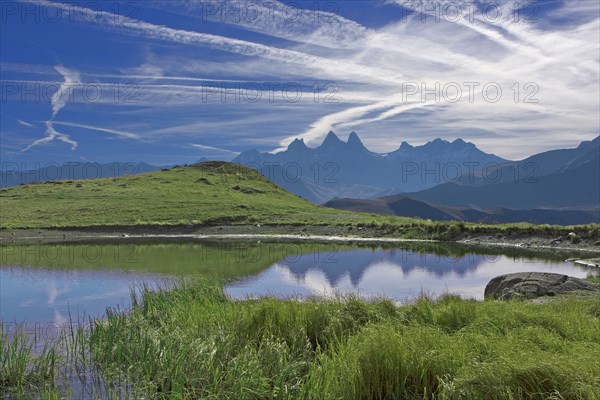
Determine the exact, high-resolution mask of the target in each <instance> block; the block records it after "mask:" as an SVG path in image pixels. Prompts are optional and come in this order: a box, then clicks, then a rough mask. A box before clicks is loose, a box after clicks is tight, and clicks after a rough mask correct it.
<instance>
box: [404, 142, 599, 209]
mask: <svg viewBox="0 0 600 400" xmlns="http://www.w3.org/2000/svg"><path fill="white" fill-rule="evenodd" d="M599 143H600V141H599V140H598V139H595V140H594V141H592V142H584V148H581V147H582V146H580V147H578V148H577V149H578V150H579V151H577V152H572V153H570V156H569V157H564V154H565V153H566V152H562V151H559V152H558V153H554V154H548V153H542V154H540V155H538V156H539V157H538V156H534V157H530V159H537V162H539V164H537V165H539V169H538V171H539V173H538V175H532V176H530V177H527V178H521V179H518V180H512V179H510V180H508V181H504V182H501V183H495V184H492V183H489V182H488V183H487V184H480V185H475V186H468V185H461V184H459V183H455V182H448V183H444V184H441V185H438V186H436V187H434V188H430V189H427V190H423V191H418V192H415V193H406V195H407V196H410V197H412V198H414V199H418V200H423V201H426V202H431V203H436V204H444V205H447V206H454V207H472V208H478V209H489V208H495V207H504V208H512V209H528V208H555V209H556V208H579V209H592V210H593V209H597V208H598V207H599V206H600V146H599ZM590 144H591V145H592V146H590ZM594 144H595V147H594V146H593V145H594ZM588 146H590V147H588ZM553 155H557V157H556V162H553V161H552V159H553V158H552V156H553ZM565 159H566V160H567V161H566V162H564V160H565ZM561 161H563V164H560V162H561ZM550 170H552V172H550V173H548V174H547V175H543V174H544V173H547V172H548V171H550Z"/></svg>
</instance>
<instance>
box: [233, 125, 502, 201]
mask: <svg viewBox="0 0 600 400" xmlns="http://www.w3.org/2000/svg"><path fill="white" fill-rule="evenodd" d="M233 162H236V163H239V164H243V165H246V166H249V167H251V168H254V169H256V170H258V171H260V172H261V173H262V174H263V175H265V176H266V177H267V178H269V179H271V180H272V181H274V182H275V183H276V184H278V185H279V186H281V187H283V188H285V189H287V190H289V191H291V192H293V193H296V194H298V195H300V196H302V197H304V198H305V199H307V200H309V201H311V202H313V203H317V204H322V203H325V202H326V201H328V200H331V199H332V198H339V197H349V198H376V197H379V196H384V195H391V194H396V193H400V192H414V191H420V190H424V189H428V188H431V187H434V186H436V185H439V184H441V183H445V182H448V181H450V180H457V179H461V178H462V177H464V176H466V175H469V174H476V175H478V176H480V175H481V174H482V170H483V168H484V166H486V165H495V166H498V168H500V166H502V165H504V164H506V163H509V161H508V160H505V159H503V158H501V157H498V156H496V155H494V154H488V153H485V152H483V151H481V150H480V149H478V148H477V147H476V146H475V145H474V144H473V143H469V142H465V141H463V140H462V139H457V140H455V141H453V142H448V141H445V140H442V139H436V140H434V141H432V142H429V143H427V144H424V145H422V146H411V145H410V144H408V143H406V142H403V143H402V144H401V145H400V147H399V148H398V149H397V150H395V151H392V152H390V153H385V154H381V153H375V152H372V151H370V150H368V149H367V148H366V147H365V146H364V145H363V143H362V141H361V140H360V138H359V137H358V135H357V134H356V133H355V132H352V133H351V134H350V136H349V137H348V141H347V142H344V141H342V140H340V139H339V138H338V137H337V136H336V134H335V133H334V132H329V134H328V135H327V137H326V138H325V140H324V141H323V143H322V144H321V145H320V146H319V147H316V148H309V147H307V146H306V145H305V143H304V141H303V140H301V139H296V140H294V141H293V142H292V143H291V144H290V145H289V146H288V148H287V150H285V151H283V152H280V153H276V154H271V153H259V152H258V151H255V150H251V151H246V152H243V153H241V154H240V155H239V156H237V157H236V158H235V159H234V160H233Z"/></svg>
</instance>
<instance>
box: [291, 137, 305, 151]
mask: <svg viewBox="0 0 600 400" xmlns="http://www.w3.org/2000/svg"><path fill="white" fill-rule="evenodd" d="M288 150H291V151H302V150H308V147H307V146H306V144H305V143H304V139H298V138H296V139H294V141H293V142H292V143H290V144H289V146H288Z"/></svg>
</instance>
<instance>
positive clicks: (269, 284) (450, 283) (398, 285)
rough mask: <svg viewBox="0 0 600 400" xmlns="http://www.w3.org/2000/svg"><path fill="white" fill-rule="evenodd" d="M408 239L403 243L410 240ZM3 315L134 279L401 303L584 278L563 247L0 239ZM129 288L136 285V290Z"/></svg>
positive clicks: (108, 301) (97, 311)
mask: <svg viewBox="0 0 600 400" xmlns="http://www.w3.org/2000/svg"><path fill="white" fill-rule="evenodd" d="M407 246H408V245H407ZM0 251H1V257H0V319H1V320H2V321H3V322H4V323H5V324H6V323H40V324H49V323H54V324H62V323H67V322H69V321H77V320H80V319H82V318H86V317H97V316H102V315H103V314H104V312H105V310H106V309H107V308H108V307H110V308H120V309H127V308H128V307H130V305H131V303H130V302H131V300H130V293H131V290H132V287H134V288H135V287H137V288H139V287H140V285H142V284H147V285H150V286H151V287H157V286H160V285H163V286H164V285H169V284H170V283H171V282H173V280H174V278H175V277H178V276H193V275H207V274H209V275H216V276H220V277H222V278H224V279H226V280H227V282H229V283H228V284H227V286H226V288H225V290H226V292H227V294H228V295H229V296H230V297H232V298H235V299H243V298H247V297H256V296H264V295H272V296H278V297H294V296H296V297H298V296H300V297H304V296H312V295H320V296H331V295H335V294H337V293H349V292H352V293H357V294H359V295H361V296H365V297H373V296H387V297H390V298H393V299H395V300H397V301H406V300H410V299H413V298H415V297H416V296H419V295H420V294H421V293H426V294H428V295H431V296H438V295H440V294H444V293H455V294H459V295H461V296H463V297H466V298H475V299H482V298H483V290H484V288H485V285H486V284H487V282H489V280H490V279H492V278H493V277H495V276H497V275H500V274H505V273H511V272H523V271H540V272H556V273H564V274H568V275H571V276H576V277H586V276H587V275H589V274H592V273H596V271H594V270H593V269H588V268H584V267H580V266H577V265H574V264H572V263H570V262H565V261H564V258H566V256H565V255H561V256H558V255H553V254H549V255H546V256H545V257H544V258H540V256H539V255H536V256H533V255H530V254H529V255H528V254H526V253H514V252H513V253H512V254H507V253H504V254H502V253H499V252H493V251H489V250H486V251H483V250H482V251H479V252H474V251H473V250H471V249H465V248H459V247H448V246H442V245H438V244H413V245H410V246H409V247H404V248H390V247H385V248H381V247H370V248H365V247H356V246H350V245H331V244H329V245H326V244H317V243H315V244H309V243H303V244H291V243H247V242H246V243H228V242H213V243H197V242H196V243H148V244H139V243H132V244H93V245H90V244H76V245H52V246H47V245H44V246H2V247H0ZM134 290H135V289H134Z"/></svg>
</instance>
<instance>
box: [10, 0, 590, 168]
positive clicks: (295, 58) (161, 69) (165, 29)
mask: <svg viewBox="0 0 600 400" xmlns="http://www.w3.org/2000/svg"><path fill="white" fill-rule="evenodd" d="M23 1H26V2H28V3H34V4H37V5H40V6H42V7H48V8H54V9H59V10H62V11H63V12H66V13H68V14H69V18H70V19H72V20H73V21H78V23H80V24H83V25H87V26H90V27H92V28H94V29H101V30H102V31H110V32H111V34H118V35H121V36H125V37H131V38H135V40H136V41H137V40H145V41H146V42H145V43H146V46H147V47H148V48H149V49H151V48H152V47H153V46H154V45H156V46H157V47H158V46H163V47H168V48H169V50H168V53H169V54H168V56H164V55H163V54H161V55H160V56H159V55H156V56H154V57H152V56H149V57H148V58H147V59H144V60H141V61H140V63H139V64H138V66H137V67H131V66H127V67H120V68H116V69H115V68H113V69H112V71H111V72H101V71H100V72H99V71H95V72H94V71H83V70H82V71H81V72H80V78H81V77H84V78H85V79H86V80H88V82H94V83H96V84H98V85H101V86H102V87H105V86H106V87H108V86H110V85H111V84H113V83H115V82H124V81H133V82H134V84H135V85H136V87H137V89H139V97H138V98H137V100H138V102H137V103H136V104H135V107H129V108H130V110H127V111H123V112H122V114H121V115H125V114H126V113H127V114H128V115H130V116H132V118H133V117H134V116H140V115H144V116H149V115H152V116H153V117H155V118H154V121H156V120H157V118H156V117H157V116H159V115H160V116H163V118H161V119H160V123H157V122H154V123H155V126H152V127H150V128H149V129H144V130H143V132H144V134H143V135H142V134H140V133H134V132H142V130H139V131H138V130H136V129H129V127H127V126H124V127H123V128H122V129H120V128H119V129H113V127H114V126H117V125H115V124H112V125H113V127H105V128H98V127H96V128H97V129H95V130H96V131H98V132H104V133H109V134H113V135H117V136H120V137H122V138H126V139H133V140H136V141H143V140H145V139H150V138H161V137H173V138H174V137H177V136H181V135H185V136H186V138H185V142H183V143H188V141H190V142H189V143H192V142H193V140H192V138H194V135H195V137H196V138H198V140H200V141H202V142H204V139H206V138H207V137H211V136H212V135H214V129H217V128H216V127H218V129H219V133H220V135H221V137H223V138H224V139H225V138H227V140H228V142H234V140H233V139H235V140H238V142H239V140H240V139H244V140H248V132H262V133H259V134H260V135H262V136H261V137H260V138H257V139H256V140H257V143H258V142H260V143H261V144H262V143H268V142H270V143H272V148H278V149H279V148H282V147H284V146H285V145H287V143H288V142H289V141H290V140H292V139H293V138H295V137H302V138H304V139H305V141H306V142H307V143H308V144H309V145H316V144H318V143H319V142H320V141H321V140H322V138H323V137H324V136H325V135H326V134H327V132H328V131H329V130H341V131H342V134H343V133H346V132H347V131H350V130H352V129H355V128H357V127H359V128H360V131H359V133H360V134H361V136H362V137H363V140H364V142H365V143H366V144H367V145H368V146H369V147H370V148H372V149H374V150H377V151H386V150H390V146H395V145H397V143H399V142H400V141H401V140H410V141H412V142H415V143H417V144H418V143H419V142H421V143H422V142H424V141H427V140H429V139H431V138H433V137H435V136H444V137H447V138H449V139H451V138H453V137H458V136H469V135H476V134H479V136H480V137H481V141H482V143H483V144H484V147H485V149H486V150H489V151H493V152H495V153H498V154H500V155H502V156H504V157H507V158H517V157H521V156H525V155H528V154H531V153H532V152H535V151H541V150H544V149H546V148H548V147H549V146H557V145H569V144H573V143H574V142H576V141H578V140H583V139H589V138H590V136H591V135H593V134H597V133H598V130H599V129H600V127H599V123H598V108H600V101H599V100H598V96H596V95H595V94H597V93H598V91H599V90H600V87H599V81H600V78H599V76H598V70H599V68H600V55H599V54H598V48H599V47H600V40H599V39H598V37H599V36H600V18H599V17H598V13H599V11H600V6H599V5H598V3H597V1H594V0H581V1H578V2H570V1H557V2H553V8H552V9H551V10H550V11H543V10H541V11H538V13H537V14H536V15H534V18H533V19H528V18H525V17H527V15H528V14H527V13H523V15H522V18H515V10H517V9H518V7H526V6H528V4H529V2H524V1H520V2H517V1H506V2H502V3H497V2H492V1H487V0H486V1H476V2H475V3H473V4H475V5H477V7H476V9H475V10H471V11H470V12H473V11H474V14H473V15H469V14H467V12H466V9H462V10H461V13H462V14H459V15H457V17H458V18H454V20H449V18H441V20H436V18H435V16H434V15H425V16H424V15H422V14H421V11H423V10H424V12H425V14H432V13H434V12H435V11H432V10H436V7H435V6H436V5H439V6H440V7H442V8H443V7H444V6H448V5H452V4H456V2H454V1H451V0H427V1H426V2H421V1H411V0H389V1H386V2H380V3H377V6H378V5H380V4H385V6H386V7H389V9H390V10H396V11H397V10H404V9H409V10H410V9H411V7H412V11H414V13H413V14H411V15H408V16H407V17H406V18H403V19H401V20H394V21H388V22H387V23H385V24H381V25H379V26H378V27H372V26H371V27H367V26H365V25H363V24H361V23H360V22H358V21H354V20H352V19H349V17H342V16H341V14H344V15H353V14H352V13H342V11H344V10H336V9H335V7H334V8H332V9H330V10H329V9H328V10H312V9H311V10H308V9H305V10H300V11H298V10H296V9H295V8H294V7H293V6H291V5H286V4H283V3H281V2H277V1H269V2H260V1H259V2H256V1H241V0H235V1H234V0H224V1H222V2H214V1H202V0H190V1H178V2H175V3H173V2H165V1H158V2H156V1H155V2H151V3H149V4H148V5H146V7H151V8H158V9H161V10H163V11H165V13H169V14H177V15H185V16H186V17H192V18H195V19H196V24H195V25H194V24H191V23H186V24H184V25H180V26H179V27H176V24H171V23H170V22H171V21H168V22H166V23H165V24H158V23H150V22H146V21H144V20H143V19H142V17H141V16H140V17H139V19H135V18H130V17H126V16H123V15H119V16H116V15H114V14H112V13H110V12H106V11H98V10H95V9H91V8H85V7H80V6H77V5H72V4H64V3H59V2H50V1H46V0H23ZM371 4H372V3H370V2H369V3H367V2H365V4H364V7H365V8H368V6H370V5H371ZM418 4H420V6H417V5H418ZM532 4H535V3H532ZM485 5H488V6H489V5H494V6H495V7H498V8H499V15H500V17H499V18H494V19H493V20H490V18H487V17H485V15H484V14H482V12H481V8H482V7H483V6H485ZM207 6H217V7H254V8H253V9H254V10H255V11H256V13H257V15H258V18H255V19H250V18H239V19H235V18H233V19H232V18H230V17H228V16H223V15H221V14H219V13H217V12H214V10H213V11H212V12H209V13H206V7H207ZM337 6H338V7H339V8H343V7H345V3H339V4H337ZM420 10H421V11H420ZM427 10H429V11H427ZM338 12H339V13H338ZM517 14H518V13H517ZM140 15H141V14H140ZM290 15H293V18H290ZM354 15H355V16H356V13H355V14H354ZM205 17H206V20H205ZM190 20H191V19H190ZM550 20H552V21H554V20H560V21H563V22H559V23H558V22H552V21H550ZM549 21H550V22H549ZM207 23H210V24H213V25H214V24H222V25H226V26H232V27H235V29H234V30H229V31H227V30H225V29H223V30H219V32H223V31H225V32H228V33H229V34H230V36H225V34H215V33H206V32H203V30H205V29H206V30H207V31H208V30H209V27H208V25H206V24H207ZM181 26H185V29H183V28H181ZM190 27H193V29H192V28H190ZM241 32H252V33H253V34H249V35H245V34H243V33H241ZM240 37H243V38H240ZM205 50H206V52H205ZM196 51H202V56H198V55H197V53H196ZM210 52H214V53H210ZM159 53H160V52H157V54H159ZM222 53H227V54H228V56H227V57H222V58H221V56H222ZM145 54H146V55H148V54H150V55H152V51H151V50H149V51H146V52H145ZM206 54H217V55H218V56H219V58H216V59H211V57H210V56H206ZM2 67H3V68H4V67H5V66H4V65H3V66H2ZM8 67H9V68H13V69H18V67H16V66H14V65H13V66H8ZM32 69H38V70H39V71H38V73H40V74H44V73H47V71H44V69H43V68H42V67H39V66H33V67H32ZM269 78H277V79H279V80H280V81H281V82H286V81H288V82H295V83H299V84H300V85H303V87H310V86H311V85H312V84H313V83H314V82H315V81H326V82H331V83H334V84H335V85H336V86H337V92H336V93H335V94H334V96H333V97H334V99H335V102H332V103H325V102H315V101H313V96H311V93H308V95H306V96H304V97H303V98H302V99H301V100H300V101H298V102H295V103H286V102H285V101H284V100H282V99H281V98H278V99H276V101H275V102H270V101H264V102H259V103H256V104H254V103H253V104H250V103H249V102H244V101H242V102H241V104H240V103H236V102H229V101H222V97H220V96H219V95H215V96H212V97H211V98H210V101H209V102H206V101H205V100H206V96H205V94H206V93H205V92H203V91H205V90H206V87H215V86H218V85H221V84H223V83H242V84H244V83H250V84H256V83H259V84H260V83H261V80H269ZM465 83H475V84H477V86H476V87H475V89H473V90H474V95H475V98H474V100H473V101H471V100H470V95H471V93H469V88H467V87H466V86H465ZM490 83H492V84H494V85H496V86H495V87H499V88H500V89H501V90H502V96H501V98H500V99H499V100H498V101H489V100H487V99H485V98H484V96H482V91H483V88H484V87H485V85H486V84H490ZM407 84H416V85H417V86H418V87H419V91H418V93H416V94H414V95H412V96H408V98H407V96H405V95H406V93H407V90H408V88H410V87H411V86H409V85H407ZM437 84H439V85H440V89H437V87H436V85H437ZM447 84H458V85H459V86H461V90H462V97H461V100H460V101H457V102H453V101H449V100H448V99H447V98H446V96H443V95H444V93H443V92H442V90H443V88H444V87H445V85H447ZM103 85H105V86H103ZM211 85H212V86H211ZM423 90H425V96H423ZM431 91H434V92H437V93H436V94H433V95H432V94H431ZM427 93H429V94H427ZM450 93H453V90H451V91H450ZM325 94H327V93H325ZM446 94H447V93H446ZM264 95H269V90H268V89H265V90H264V93H263V99H264V98H265V97H264ZM436 95H437V97H441V98H440V99H438V98H437V97H436ZM526 100H535V101H526ZM74 101H78V100H77V99H76V100H74ZM53 104H54V101H53ZM56 104H57V105H58V106H60V104H59V103H58V102H56ZM103 104H104V103H103ZM113 105H114V106H115V107H121V106H131V104H125V103H123V104H113ZM62 107H64V105H63V106H62ZM62 107H59V110H60V108H62ZM166 110H168V112H167V111H166ZM191 110H193V111H191ZM167 113H168V114H169V117H170V118H167V116H166V115H165V114H167ZM248 113H252V114H253V115H256V114H259V115H269V118H263V119H260V118H254V119H252V124H254V125H248V121H250V119H249V118H248ZM219 115H220V116H221V119H220V120H216V119H215V118H216V117H215V116H219ZM272 116H273V118H271V117H272ZM277 117H278V118H279V119H277ZM173 121H176V122H173ZM267 121H268V122H267ZM135 122H137V121H132V123H131V125H132V126H133V124H134V123H135ZM55 123H56V124H58V122H55ZM71 124H74V122H72V123H71ZM80 125H81V126H78V127H79V128H82V129H86V128H85V127H84V125H86V126H88V127H93V126H95V124H86V123H82V124H80ZM72 126H73V127H75V126H74V125H72ZM52 129H53V128H52ZM90 130H94V129H91V128H90ZM47 132H50V133H49V134H48V136H47V138H48V137H51V139H49V140H52V139H54V138H58V139H59V140H62V139H60V137H58V136H56V135H55V134H54V133H52V131H51V130H50V129H48V130H47ZM477 132H479V133H477ZM52 135H54V136H52ZM400 135H402V137H400ZM47 138H44V139H41V140H46V141H48V140H47ZM182 140H183V139H182ZM476 142H477V143H478V144H480V143H479V142H478V141H476ZM518 142H521V143H523V142H526V143H527V146H526V147H525V146H516V144H517V143H518ZM209 143H211V144H214V142H212V141H211V142H209ZM201 146H202V145H201ZM218 148H219V147H218V146H217V147H215V149H218ZM206 150H208V149H206ZM215 151H216V150H215Z"/></svg>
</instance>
